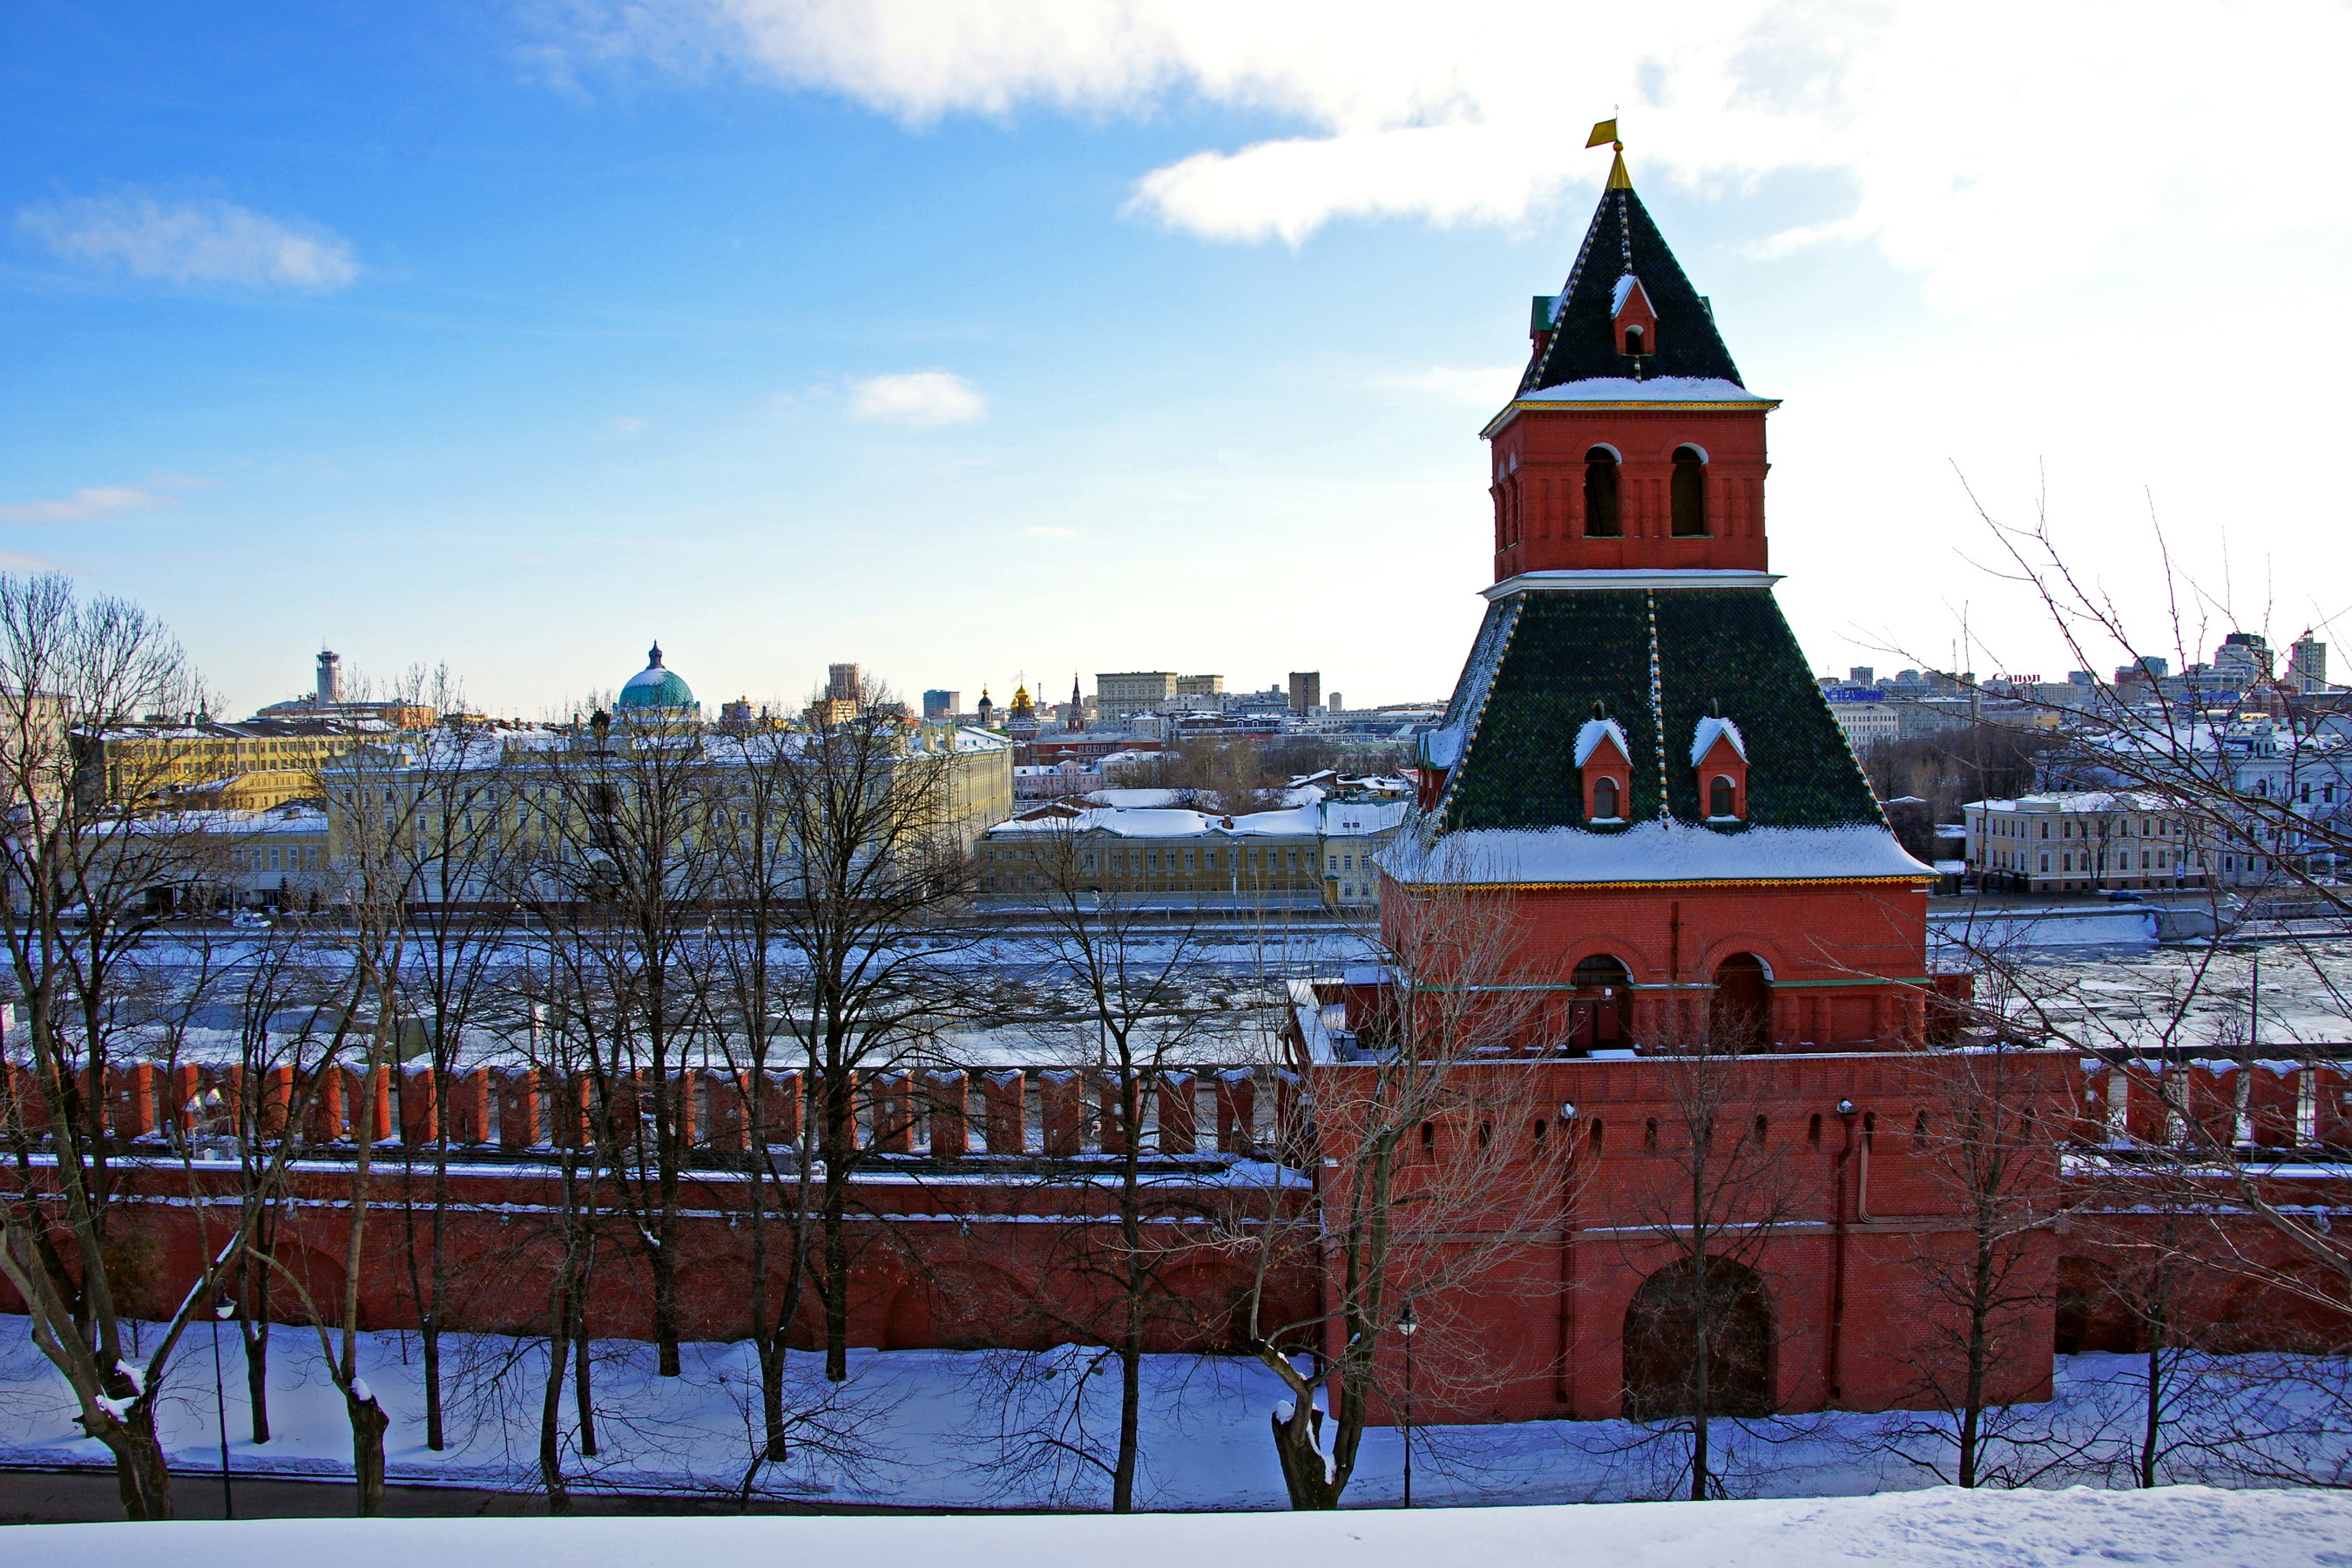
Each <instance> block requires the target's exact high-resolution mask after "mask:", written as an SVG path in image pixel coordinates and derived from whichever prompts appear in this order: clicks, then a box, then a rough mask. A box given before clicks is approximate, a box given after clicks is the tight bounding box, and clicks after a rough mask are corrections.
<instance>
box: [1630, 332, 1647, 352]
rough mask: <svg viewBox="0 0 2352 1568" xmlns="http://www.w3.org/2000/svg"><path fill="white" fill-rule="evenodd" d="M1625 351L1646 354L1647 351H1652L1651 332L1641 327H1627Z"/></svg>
mask: <svg viewBox="0 0 2352 1568" xmlns="http://www.w3.org/2000/svg"><path fill="white" fill-rule="evenodd" d="M1625 352H1626V353H1629V354H1645V353H1649V352H1650V335H1649V333H1647V332H1645V331H1643V330H1642V329H1641V328H1639V327H1628V328H1626V329H1625Z"/></svg>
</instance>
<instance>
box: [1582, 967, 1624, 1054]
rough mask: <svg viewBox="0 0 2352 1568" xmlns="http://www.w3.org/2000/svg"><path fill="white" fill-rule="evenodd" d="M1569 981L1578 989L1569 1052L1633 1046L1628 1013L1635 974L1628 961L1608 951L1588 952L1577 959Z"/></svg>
mask: <svg viewBox="0 0 2352 1568" xmlns="http://www.w3.org/2000/svg"><path fill="white" fill-rule="evenodd" d="M1568 978H1569V984H1571V985H1573V986H1574V987H1576V989H1575V991H1574V993H1573V996H1574V1000H1573V1001H1571V1002H1570V1004H1569V1019H1568V1035H1569V1049H1570V1050H1571V1051H1595V1050H1614V1049H1617V1048H1619V1047H1623V1046H1625V1045H1628V1044H1630V1043H1631V1042H1630V1041H1628V1040H1627V1038H1626V1036H1625V1029H1626V1026H1627V1024H1628V1023H1630V1022H1631V1020H1630V1019H1628V1018H1627V1016H1626V1012H1627V1010H1628V1008H1629V1006H1630V1005H1631V1004H1632V1001H1633V973H1632V971H1630V970H1628V969H1627V968H1626V967H1625V963H1624V961H1623V960H1622V959H1619V958H1615V957H1612V955H1610V954H1608V953H1605V952H1595V953H1588V954H1586V955H1585V956H1584V957H1583V958H1580V959H1579V960H1577V963H1576V968H1575V970H1574V971H1573V972H1571V973H1570V975H1569V977H1568Z"/></svg>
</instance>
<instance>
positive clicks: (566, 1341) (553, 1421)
mask: <svg viewBox="0 0 2352 1568" xmlns="http://www.w3.org/2000/svg"><path fill="white" fill-rule="evenodd" d="M551 1316H552V1318H553V1320H554V1321H552V1322H551V1323H550V1324H549V1325H548V1335H547V1385H546V1387H544V1388H543V1389H541V1392H540V1401H539V1480H540V1484H541V1486H543V1487H545V1488H546V1489H547V1511H548V1512H550V1513H570V1512H571V1511H572V1494H571V1492H570V1491H569V1490H567V1489H565V1487H564V1484H563V1374H564V1372H565V1370H566V1367H565V1363H566V1362H567V1361H568V1360H569V1359H570V1356H571V1351H572V1302H571V1300H570V1293H569V1292H568V1291H559V1292H558V1294H557V1297H556V1310H555V1311H554V1312H553V1313H552V1314H551Z"/></svg>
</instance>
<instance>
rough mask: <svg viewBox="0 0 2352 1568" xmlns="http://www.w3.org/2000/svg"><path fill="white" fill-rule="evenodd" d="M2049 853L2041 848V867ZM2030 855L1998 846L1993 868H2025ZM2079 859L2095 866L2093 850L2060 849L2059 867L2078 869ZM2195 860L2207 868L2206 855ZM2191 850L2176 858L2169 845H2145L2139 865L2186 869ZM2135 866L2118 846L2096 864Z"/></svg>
mask: <svg viewBox="0 0 2352 1568" xmlns="http://www.w3.org/2000/svg"><path fill="white" fill-rule="evenodd" d="M2050 855H2051V852H2050V851H2049V850H2047V849H2044V850H2043V851H2042V866H2041V868H2042V870H2044V871H2047V870H2049V869H2050ZM2028 858H2030V857H2029V855H2028V852H2027V851H2025V850H2022V849H1996V850H1994V851H1993V853H1992V864H1993V869H1994V870H1996V871H2022V870H2024V869H2025V868H2026V861H2027V859H2028ZM2077 860H2079V861H2081V862H2082V865H2081V867H2080V869H2082V870H2084V871H2089V870H2092V869H2093V866H2092V856H2091V851H2089V850H2087V849H2085V850H2083V851H2082V852H2081V853H2080V854H2072V853H2069V852H2067V851H2064V850H2061V851H2059V853H2058V869H2059V870H2061V871H2073V870H2075V869H2077V867H2076V865H2075V862H2076V861H2077ZM2196 862H2197V868H2198V869H2199V870H2200V871H2201V870H2203V869H2204V868H2205V857H2204V856H2202V855H2200V856H2197V857H2196ZM2176 865H2178V866H2179V868H2180V869H2182V870H2186V869H2188V868H2189V851H2187V850H2186V849H2184V850H2182V851H2181V852H2180V855H2179V859H2178V861H2176V860H2175V859H2174V858H2173V854H2172V852H2171V851H2170V850H2168V849H2153V850H2151V849H2143V850H2141V851H2140V852H2139V869H2140V870H2143V871H2149V870H2155V871H2169V870H2171V869H2173V868H2174V867H2175V866H2176ZM2096 869H2098V870H2101V871H2106V870H2115V871H2128V870H2131V869H2132V852H2131V851H2130V850H2128V849H2117V850H2114V851H2111V852H2103V853H2102V854H2100V855H2099V857H2098V865H2097V867H2096Z"/></svg>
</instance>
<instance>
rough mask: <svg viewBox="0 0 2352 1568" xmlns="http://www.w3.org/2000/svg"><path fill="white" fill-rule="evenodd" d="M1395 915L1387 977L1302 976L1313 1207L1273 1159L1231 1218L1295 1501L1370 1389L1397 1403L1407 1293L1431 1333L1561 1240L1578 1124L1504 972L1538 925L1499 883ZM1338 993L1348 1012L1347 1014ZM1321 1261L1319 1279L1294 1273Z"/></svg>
mask: <svg viewBox="0 0 2352 1568" xmlns="http://www.w3.org/2000/svg"><path fill="white" fill-rule="evenodd" d="M1382 919H1383V930H1382V931H1381V933H1380V934H1379V935H1378V936H1377V937H1372V938H1370V939H1369V940H1370V941H1371V942H1373V943H1374V944H1375V946H1376V950H1377V951H1378V952H1379V953H1380V954H1381V957H1382V959H1383V960H1384V961H1385V962H1384V963H1383V965H1382V978H1381V982H1380V983H1379V984H1377V985H1374V986H1370V987H1368V988H1365V991H1364V992H1363V994H1357V995H1355V996H1352V997H1349V998H1346V999H1342V1000H1327V999H1325V998H1321V997H1318V996H1316V995H1315V994H1313V993H1312V987H1311V986H1310V985H1308V984H1307V983H1298V984H1294V986H1293V987H1292V995H1291V1005H1290V1006H1289V1008H1288V1009H1287V1010H1286V1020H1285V1023H1286V1028H1285V1044H1284V1046H1283V1047H1282V1051H1281V1055H1280V1056H1279V1057H1278V1058H1276V1066H1275V1068H1274V1070H1275V1071H1276V1074H1277V1075H1278V1078H1289V1075H1293V1074H1297V1075H1306V1074H1310V1073H1311V1075H1312V1078H1311V1082H1312V1086H1313V1098H1312V1104H1311V1105H1307V1104H1306V1103H1303V1102H1302V1103H1300V1104H1299V1105H1298V1106H1297V1109H1296V1110H1295V1111H1294V1113H1293V1114H1291V1115H1290V1116H1289V1117H1287V1118H1286V1120H1285V1121H1283V1123H1282V1124H1281V1128H1280V1131H1279V1132H1278V1134H1277V1138H1278V1143H1279V1147H1278V1148H1277V1149H1276V1151H1275V1153H1276V1158H1277V1159H1278V1160H1279V1162H1280V1163H1282V1164H1284V1165H1286V1166H1287V1167H1289V1168H1290V1169H1291V1170H1294V1171H1297V1172H1302V1173H1311V1179H1312V1181H1313V1183H1314V1187H1315V1193H1316V1198H1315V1209H1314V1214H1315V1215H1319V1219H1318V1218H1316V1217H1310V1216H1309V1215H1308V1214H1307V1212H1305V1211H1303V1210H1302V1209H1301V1208H1300V1207H1299V1206H1298V1199H1299V1194H1298V1193H1297V1190H1296V1189H1295V1188H1294V1187H1293V1186H1291V1185H1290V1184H1288V1183H1287V1182H1285V1181H1281V1180H1276V1181H1271V1182H1268V1183H1267V1184H1265V1188H1264V1192H1265V1204H1264V1206H1263V1210H1262V1212H1260V1213H1257V1214H1255V1215H1249V1216H1247V1222H1246V1223H1243V1224H1232V1223H1230V1222H1229V1223H1228V1225H1227V1226H1224V1227H1223V1239H1224V1242H1225V1245H1226V1246H1227V1247H1229V1248H1230V1249H1231V1250H1232V1251H1233V1252H1234V1253H1235V1254H1236V1255H1238V1256H1240V1257H1242V1258H1245V1259H1246V1260H1247V1262H1248V1264H1249V1267H1250V1269H1251V1272H1252V1284H1251V1286H1250V1288H1249V1289H1248V1290H1247V1292H1246V1294H1245V1297H1244V1302H1243V1304H1242V1309H1241V1315H1242V1316H1243V1318H1244V1324H1245V1326H1244V1331H1243V1335H1242V1337H1243V1340H1244V1343H1245V1345H1246V1346H1247V1348H1248V1350H1249V1351H1250V1352H1251V1353H1252V1354H1254V1355H1255V1357H1256V1358H1257V1360H1258V1361H1259V1363H1261V1364H1262V1365H1264V1366H1265V1368H1266V1369H1267V1370H1268V1371H1269V1372H1271V1373H1274V1375H1275V1376H1276V1377H1277V1378H1279V1379H1280V1380H1281V1381H1282V1383H1283V1384H1284V1385H1285V1386H1286V1388H1287V1389H1288V1391H1289V1394H1290V1398H1289V1399H1288V1400H1287V1401H1286V1403H1285V1404H1284V1405H1282V1406H1281V1407H1280V1408H1279V1409H1277V1411H1276V1413H1275V1415H1274V1417H1273V1433H1274V1442H1275V1450H1276V1454H1277V1456H1278V1457H1279V1458H1280V1459H1281V1462H1282V1473H1283V1480H1284V1484H1285V1486H1286V1489H1287V1490H1288V1492H1289V1496H1290V1501H1291V1506H1292V1507H1294V1508H1299V1509H1330V1508H1337V1507H1339V1500H1340V1498H1341V1496H1342V1494H1344V1493H1345V1491H1346V1489H1347V1488H1348V1484H1349V1480H1350V1479H1352V1477H1353V1476H1354V1474H1355V1468H1356V1463H1357V1456H1358V1452H1359V1450H1360V1446H1361V1443H1362V1440H1363V1432H1364V1427H1365V1426H1366V1425H1367V1424H1368V1422H1369V1421H1370V1417H1371V1415H1372V1413H1373V1411H1374V1408H1375V1404H1376V1402H1378V1403H1379V1404H1381V1405H1389V1406H1390V1407H1391V1408H1393V1407H1394V1406H1395V1405H1396V1404H1397V1403H1398V1401H1397V1398H1396V1393H1397V1391H1396V1390H1395V1388H1394V1387H1393V1386H1392V1385H1391V1383H1390V1382H1389V1378H1390V1376H1391V1373H1390V1371H1389V1366H1390V1358H1389V1356H1387V1355H1384V1354H1383V1351H1384V1350H1391V1351H1392V1350H1393V1348H1394V1347H1395V1346H1397V1344H1398V1343H1399V1341H1398V1339H1397V1337H1396V1324H1397V1322H1398V1320H1399V1317H1400V1314H1401V1312H1402V1310H1403V1309H1404V1308H1405V1307H1406V1306H1408V1305H1410V1306H1412V1307H1413V1308H1414V1310H1415V1321H1416V1322H1417V1323H1423V1322H1425V1323H1426V1324H1428V1326H1429V1331H1430V1334H1431V1338H1432V1339H1433V1340H1442V1339H1447V1338H1454V1337H1455V1336H1452V1335H1449V1334H1448V1333H1447V1330H1448V1328H1449V1327H1461V1326H1462V1325H1454V1324H1450V1323H1449V1321H1447V1320H1449V1319H1450V1318H1451V1317H1452V1316H1453V1315H1454V1314H1455V1313H1456V1312H1459V1311H1461V1310H1465V1308H1467V1307H1469V1306H1470V1305H1472V1304H1473V1303H1475V1302H1478V1301H1486V1302H1491V1301H1493V1300H1496V1299H1497V1298H1501V1297H1507V1296H1508V1295H1510V1294H1512V1293H1514V1292H1516V1291H1518V1290H1522V1289H1554V1288H1556V1287H1555V1286H1553V1285H1552V1284H1550V1283H1549V1282H1548V1281H1547V1282H1544V1283H1538V1282H1537V1281H1536V1279H1535V1278H1534V1275H1533V1274H1531V1273H1530V1272H1529V1271H1528V1270H1527V1269H1526V1268H1524V1264H1525V1261H1526V1259H1527V1258H1528V1256H1529V1255H1530V1254H1535V1255H1537V1256H1542V1255H1546V1254H1549V1253H1550V1252H1551V1251H1552V1250H1553V1249H1555V1248H1557V1247H1560V1246H1562V1245H1564V1244H1565V1238H1564V1237H1563V1236H1562V1235H1561V1234H1560V1232H1559V1228H1558V1226H1559V1224H1560V1220H1561V1216H1562V1215H1565V1214H1566V1213H1567V1212H1568V1209H1569V1206H1570V1193H1569V1190H1568V1189H1569V1184H1570V1182H1571V1181H1572V1180H1573V1170H1574V1167H1573V1165H1572V1163H1570V1160H1569V1145H1570V1142H1571V1141H1570V1139H1569V1138H1567V1137H1566V1136H1562V1135H1559V1134H1558V1132H1557V1130H1556V1128H1555V1126H1554V1123H1553V1122H1552V1121H1551V1120H1550V1113H1549V1111H1548V1110H1547V1108H1546V1107H1545V1105H1544V1104H1543V1102H1542V1100H1541V1099H1540V1096H1539V1093H1538V1085H1539V1082H1540V1079H1539V1076H1538V1075H1539V1072H1540V1066H1539V1064H1540V1063H1541V1062H1542V1061H1543V1060H1544V1059H1545V1038H1544V1035H1543V1031H1542V1029H1541V1027H1540V1024H1541V1020H1540V1018H1539V1016H1538V1012H1537V1010H1536V1007H1535V1005H1534V1004H1533V1002H1532V1001H1531V1000H1530V997H1531V995H1532V994H1531V993H1530V992H1528V991H1526V990H1524V989H1520V988H1517V987H1515V986H1513V985H1511V984H1507V982H1508V981H1509V980H1510V979H1511V978H1512V977H1513V976H1514V974H1515V973H1516V969H1515V960H1516V955H1517V951H1518V945H1517V944H1518V943H1519V942H1520V941H1521V940H1522V938H1523V933H1522V932H1520V931H1518V930H1517V928H1516V926H1515V924H1514V923H1513V921H1511V919H1510V918H1509V916H1508V914H1507V910H1505V909H1504V907H1502V906H1501V905H1499V904H1498V903H1496V902H1495V901H1494V900H1486V899H1484V898H1482V897H1480V896H1479V895H1478V894H1476V893H1475V892H1468V893H1465V892H1453V891H1447V890H1444V889H1435V888H1416V889H1413V890H1412V896H1411V897H1410V898H1405V899H1400V900H1392V901H1391V905H1390V907H1389V908H1388V909H1387V910H1384V911H1383V916H1382ZM1327 1006H1329V1007H1333V1008H1335V1009H1342V1010H1344V1012H1345V1015H1346V1017H1345V1023H1344V1025H1343V1026H1342V1027H1341V1028H1340V1029H1339V1030H1338V1031H1336V1032H1335V1031H1334V1030H1333V1029H1332V1028H1331V1027H1330V1026H1329V1025H1328V1023H1327V1022H1326V1021H1325V1018H1324V1009H1325V1008H1326V1007H1327ZM1290 1081H1292V1082H1297V1081H1298V1079H1290ZM1236 1217H1239V1216H1236ZM1318 1229H1319V1238H1318V1236H1317V1234H1316V1233H1317V1231H1318ZM1318 1251H1319V1257H1318ZM1318 1268H1319V1270H1320V1273H1321V1277H1322V1288H1321V1291H1320V1295H1319V1300H1318V1299H1316V1298H1315V1297H1312V1296H1309V1297H1304V1298H1302V1297H1301V1296H1300V1295H1299V1294H1298V1293H1297V1291H1295V1290H1294V1289H1290V1286H1291V1285H1292V1283H1293V1281H1295V1280H1296V1279H1297V1274H1298V1272H1299V1271H1300V1270H1301V1269H1305V1270H1309V1271H1312V1270H1316V1269H1318ZM1534 1272H1535V1273H1538V1274H1539V1273H1543V1272H1544V1271H1541V1270H1537V1271H1534ZM1458 1337H1459V1340H1460V1342H1470V1340H1471V1339H1472V1338H1473V1337H1474V1336H1473V1335H1472V1334H1471V1333H1470V1332H1469V1331H1467V1330H1466V1328H1465V1329H1464V1331H1463V1332H1462V1333H1461V1334H1460V1335H1459V1336H1458ZM1302 1363H1303V1364H1302ZM1543 1370H1545V1369H1544V1368H1543V1367H1538V1368H1536V1369H1535V1371H1536V1373H1538V1374H1539V1373H1541V1372H1542V1371H1543ZM1525 1375H1528V1369H1526V1368H1524V1367H1518V1366H1514V1365H1506V1364H1504V1363H1503V1362H1502V1361H1500V1360H1495V1361H1489V1362H1485V1363H1479V1362H1474V1361H1470V1360H1468V1359H1455V1360H1453V1361H1451V1362H1444V1361H1440V1362H1434V1363H1431V1364H1429V1365H1428V1367H1427V1375H1426V1378H1425V1380H1424V1383H1423V1393H1424V1394H1426V1396H1427V1397H1428V1398H1429V1399H1430V1400H1431V1402H1432V1403H1433V1404H1440V1405H1443V1404H1444V1403H1447V1402H1454V1403H1461V1402H1465V1401H1466V1400H1468V1399H1469V1398H1470V1397H1472V1396H1473V1395H1474V1394H1476V1393H1478V1392H1481V1391H1483V1390H1486V1389H1488V1388H1492V1387H1494V1386H1496V1384H1499V1383H1502V1382H1505V1381H1509V1380H1512V1379H1515V1378H1518V1377H1522V1376H1525Z"/></svg>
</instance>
